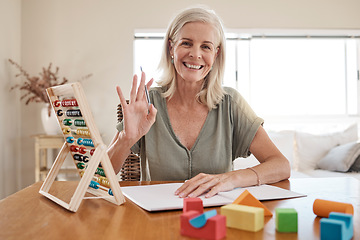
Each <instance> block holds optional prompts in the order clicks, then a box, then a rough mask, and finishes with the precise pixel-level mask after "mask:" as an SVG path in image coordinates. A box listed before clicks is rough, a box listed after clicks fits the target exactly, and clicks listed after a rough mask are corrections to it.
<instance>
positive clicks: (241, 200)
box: [233, 189, 273, 217]
mask: <svg viewBox="0 0 360 240" xmlns="http://www.w3.org/2000/svg"><path fill="white" fill-rule="evenodd" d="M233 204H241V205H246V206H251V207H260V208H263V209H264V216H268V217H272V215H273V214H272V213H271V212H270V210H269V209H267V207H265V205H264V204H262V203H261V202H260V201H259V200H257V199H256V198H255V197H254V196H253V195H252V194H251V193H250V192H249V191H248V190H246V189H245V191H244V192H243V193H241V194H240V196H239V197H237V198H236V199H235V201H234V202H233Z"/></svg>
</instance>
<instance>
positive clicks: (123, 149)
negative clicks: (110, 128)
mask: <svg viewBox="0 0 360 240" xmlns="http://www.w3.org/2000/svg"><path fill="white" fill-rule="evenodd" d="M152 83H153V79H151V80H150V81H149V82H148V83H147V84H146V85H147V88H150V86H151V84H152ZM116 90H117V93H118V95H119V98H120V102H121V105H122V111H123V116H124V117H123V126H124V127H123V130H122V131H121V132H116V133H115V136H114V138H113V140H112V141H111V143H110V145H109V147H108V151H107V152H108V155H109V158H110V160H111V163H112V165H113V167H114V170H115V173H118V172H119V171H120V169H121V166H122V165H123V163H124V161H125V159H126V158H127V157H128V156H129V154H130V148H131V147H132V146H133V145H134V144H135V143H136V142H137V141H138V140H139V139H140V138H141V137H142V136H144V135H145V134H146V133H147V132H148V131H149V130H150V128H151V126H152V125H153V124H154V122H155V119H156V113H157V110H156V108H155V107H154V106H153V105H152V104H151V105H150V106H149V105H148V102H147V101H146V96H145V73H144V72H142V74H141V81H140V85H139V88H138V89H137V76H136V75H135V76H134V78H133V83H132V86H131V90H130V102H129V104H127V103H126V100H125V98H124V95H123V93H122V91H121V89H120V87H119V86H117V87H116Z"/></svg>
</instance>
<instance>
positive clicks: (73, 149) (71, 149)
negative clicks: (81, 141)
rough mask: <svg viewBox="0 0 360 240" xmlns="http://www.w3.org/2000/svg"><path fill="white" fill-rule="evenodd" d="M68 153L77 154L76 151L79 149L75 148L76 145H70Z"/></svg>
mask: <svg viewBox="0 0 360 240" xmlns="http://www.w3.org/2000/svg"><path fill="white" fill-rule="evenodd" d="M70 151H72V152H77V151H79V147H78V146H76V145H71V146H70Z"/></svg>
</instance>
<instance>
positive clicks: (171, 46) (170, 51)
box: [168, 39, 174, 56]
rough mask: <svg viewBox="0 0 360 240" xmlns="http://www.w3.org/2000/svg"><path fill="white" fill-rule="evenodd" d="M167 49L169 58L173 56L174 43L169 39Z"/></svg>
mask: <svg viewBox="0 0 360 240" xmlns="http://www.w3.org/2000/svg"><path fill="white" fill-rule="evenodd" d="M168 47H169V53H170V56H173V55H174V43H173V41H172V40H171V39H169V43H168Z"/></svg>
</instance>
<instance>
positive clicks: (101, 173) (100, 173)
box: [96, 168, 105, 177]
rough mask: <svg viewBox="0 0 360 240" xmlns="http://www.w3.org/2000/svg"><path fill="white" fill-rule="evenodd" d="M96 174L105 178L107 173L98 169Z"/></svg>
mask: <svg viewBox="0 0 360 240" xmlns="http://www.w3.org/2000/svg"><path fill="white" fill-rule="evenodd" d="M96 174H99V175H100V176H103V177H105V172H104V169H102V168H97V169H96Z"/></svg>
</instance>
